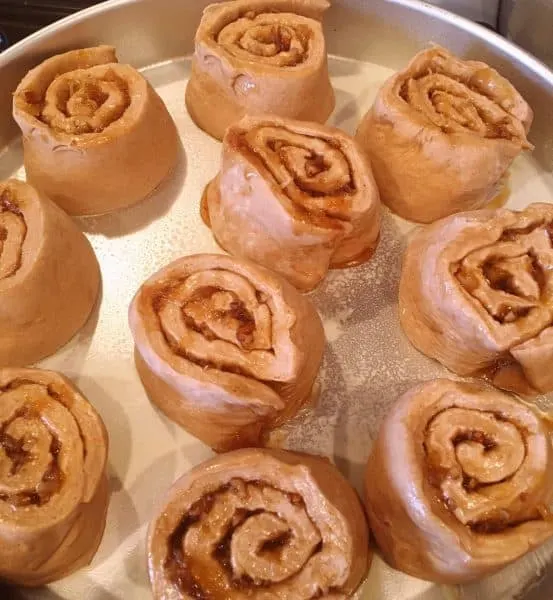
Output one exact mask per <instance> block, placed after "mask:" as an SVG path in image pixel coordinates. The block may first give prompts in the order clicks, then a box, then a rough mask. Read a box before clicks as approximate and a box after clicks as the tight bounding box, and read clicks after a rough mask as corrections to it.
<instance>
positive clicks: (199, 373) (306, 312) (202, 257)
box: [129, 254, 324, 451]
mask: <svg viewBox="0 0 553 600" xmlns="http://www.w3.org/2000/svg"><path fill="white" fill-rule="evenodd" d="M129 319H130V327H131V331H132V334H133V337H134V341H135V345H136V354H135V356H136V366H137V369H138V373H139V375H140V377H141V379H142V383H143V384H144V387H145V388H146V391H147V393H148V395H149V397H150V399H151V400H152V402H153V403H154V404H156V405H157V406H158V407H159V408H160V409H161V410H162V411H163V412H164V413H165V414H166V415H167V416H168V417H169V418H170V419H172V420H173V421H175V422H176V423H178V424H179V425H181V426H182V427H183V428H184V429H186V430H187V431H188V432H190V433H191V434H192V435H194V436H196V437H197V438H199V439H200V440H202V441H203V442H205V443H206V444H208V445H210V446H211V447H212V448H214V449H215V450H217V451H226V450H230V449H234V448H240V447H247V446H256V445H259V444H261V443H262V442H263V440H264V437H265V435H266V433H267V432H268V431H269V430H271V429H273V428H274V427H277V426H278V425H280V424H282V423H283V422H284V421H286V420H287V419H289V418H291V417H292V416H294V415H295V414H296V413H297V411H298V410H299V409H300V408H301V407H302V406H303V405H304V404H305V403H306V402H307V401H309V400H310V398H311V394H312V388H313V384H314V381H315V378H316V376H317V373H318V370H319V366H320V363H321V359H322V354H323V348H324V333H323V328H322V324H321V321H320V318H319V316H318V314H317V311H316V309H315V307H314V306H313V304H312V303H311V302H310V300H309V299H307V298H306V297H304V296H302V295H301V294H299V293H298V292H297V291H296V290H295V289H294V288H293V287H292V286H291V285H289V284H288V283H287V282H286V281H285V280H283V279H282V278H280V277H279V276H277V275H276V274H274V273H271V272H270V271H267V270H266V269H264V268H262V267H259V266H257V265H255V264H253V263H250V262H248V261H246V260H240V259H234V258H231V257H228V256H223V255H215V254H213V255H210V254H199V255H195V256H188V257H185V258H182V259H180V260H177V261H175V262H173V263H171V264H170V265H168V266H167V267H165V268H164V269H162V270H161V271H159V272H158V273H156V274H155V275H153V276H152V277H151V278H150V279H149V280H148V281H146V282H145V283H144V284H143V286H142V287H141V288H140V290H139V291H138V293H137V294H136V296H135V298H134V300H133V302H132V304H131V307H130V315H129Z"/></svg>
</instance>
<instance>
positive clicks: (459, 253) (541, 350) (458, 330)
mask: <svg viewBox="0 0 553 600" xmlns="http://www.w3.org/2000/svg"><path fill="white" fill-rule="evenodd" d="M399 309H400V321H401V325H402V327H403V331H404V332H405V334H406V335H407V337H408V338H409V340H410V341H411V342H412V344H413V345H414V346H415V347H416V348H418V349H419V350H420V351H421V352H423V353H424V354H426V355H427V356H430V357H431V358H434V359H436V360H438V361H439V362H441V363H442V364H444V365H445V366H446V367H447V368H449V369H451V370H452V371H454V372H455V373H458V374H459V375H479V374H482V375H485V376H486V377H488V378H489V379H490V380H491V381H492V382H493V383H494V385H496V386H498V387H502V388H505V389H509V390H512V391H515V392H517V393H519V394H524V395H536V394H538V393H547V392H550V391H553V372H552V369H551V365H553V205H551V204H532V205H530V206H529V207H528V208H526V209H525V210H523V211H521V212H514V211H510V210H505V209H500V210H496V211H490V210H481V211H474V212H468V213H460V214H458V215H454V216H451V217H448V218H446V219H443V220H441V221H438V222H436V223H434V224H433V225H431V226H430V227H427V228H426V229H424V230H421V231H419V232H418V233H416V234H415V236H414V237H413V239H412V240H411V242H410V244H409V246H408V248H407V251H406V253H405V257H404V262H403V270H402V274H401V281H400V289H399Z"/></svg>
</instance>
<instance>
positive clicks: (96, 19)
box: [0, 0, 553, 600]
mask: <svg viewBox="0 0 553 600" xmlns="http://www.w3.org/2000/svg"><path fill="white" fill-rule="evenodd" d="M207 3H208V2H207V1H206V0H112V1H110V2H106V3H104V4H101V5H98V6H96V7H93V8H91V9H88V10H85V11H84V12H82V13H79V14H76V15H73V16H71V17H69V18H67V19H65V20H64V21H61V22H59V23H57V24H55V25H52V26H50V27H48V28H47V29H44V30H42V31H40V32H38V33H36V34H35V35H33V36H31V37H30V38H28V39H26V40H24V41H23V42H21V43H19V44H17V45H16V46H14V47H12V48H10V49H9V50H8V51H7V52H5V53H3V54H2V55H1V56H0V109H1V110H0V179H4V178H7V177H9V176H13V175H15V176H17V177H20V178H23V177H24V171H23V168H22V154H21V145H20V141H19V139H18V130H17V128H16V126H15V123H14V122H13V120H12V118H11V94H12V92H13V90H14V89H15V87H16V85H17V83H18V82H19V80H20V79H21V78H22V77H23V75H24V74H25V72H26V71H27V70H28V69H30V68H31V67H33V66H34V65H36V64H37V63H38V62H40V61H41V60H43V59H44V58H46V57H48V56H50V55H53V54H57V53H59V52H62V51H65V50H68V49H72V48H80V47H85V46H90V45H94V44H99V43H106V44H112V45H114V46H116V47H117V50H118V54H119V58H120V60H121V61H122V62H129V63H131V64H132V65H134V66H136V67H138V68H140V69H142V70H143V72H144V74H145V75H146V77H147V78H148V79H149V80H150V81H151V82H152V84H153V85H154V86H155V88H156V89H157V90H158V92H159V93H160V94H161V96H162V98H163V99H164V100H165V102H166V103H167V106H168V108H169V110H170V112H171V114H172V115H173V117H174V119H175V121H176V123H177V126H178V129H179V132H180V136H181V139H182V145H183V151H182V153H181V160H180V164H179V166H178V169H177V171H176V173H174V174H173V176H172V177H171V178H170V179H169V180H168V181H166V182H165V183H164V184H163V185H162V187H161V188H160V189H159V190H158V191H157V192H156V193H155V194H154V195H153V196H152V197H150V198H148V199H146V200H145V201H143V202H142V203H140V204H139V205H137V206H135V207H133V208H130V209H127V210H123V211H120V212H117V213H115V214H112V215H109V216H102V217H95V218H86V219H80V220H79V224H80V226H81V227H82V229H83V230H84V231H85V232H86V233H87V235H88V236H89V238H90V240H91V242H92V244H93V246H94V248H95V250H96V253H97V255H98V258H99V260H100V263H101V267H102V273H103V298H102V302H101V305H100V307H99V309H98V310H97V311H96V312H95V314H94V315H93V317H92V318H91V319H90V321H89V323H88V324H87V325H86V327H85V328H84V329H83V331H81V333H80V334H79V335H78V336H77V337H76V338H75V339H74V340H73V341H72V342H70V343H69V344H68V345H67V346H66V347H65V348H63V349H62V350H61V351H60V352H59V353H58V354H57V355H55V356H53V357H51V358H50V359H48V360H46V361H44V362H43V363H42V365H43V366H46V367H48V368H53V369H57V370H60V371H62V372H64V373H66V374H67V375H68V376H69V377H71V378H72V379H73V380H74V381H75V382H76V383H77V384H78V385H79V386H80V388H81V389H82V390H83V392H84V393H85V394H86V395H87V396H88V398H89V399H90V400H91V401H92V402H93V403H94V404H95V405H96V406H97V408H98V409H99V411H100V412H101V414H102V416H103V418H104V420H105V422H106V425H107V428H108V430H109V434H110V438H111V453H110V486H111V492H112V499H111V506H110V510H109V515H108V525H107V529H106V534H105V537H104V540H103V543H102V545H101V547H100V550H99V552H98V554H97V556H96V558H95V560H94V562H93V564H92V565H91V567H90V568H89V569H86V570H83V571H81V572H79V573H77V574H76V575H74V576H72V577H70V578H68V579H66V580H63V581H61V582H59V583H57V584H54V585H52V586H50V588H48V589H40V590H26V591H19V592H18V591H16V590H2V589H0V598H2V599H4V598H11V597H14V598H17V597H20V598H25V599H41V600H55V599H64V600H66V599H67V600H74V599H79V600H80V599H84V598H86V599H87V600H116V599H117V600H119V599H120V600H123V599H124V600H128V599H129V598H132V599H133V600H141V599H146V598H150V597H151V594H150V588H149V584H148V579H147V573H146V566H145V550H144V543H145V531H146V526H147V523H148V521H149V519H150V518H151V515H152V508H153V505H154V502H155V501H156V499H157V497H158V496H159V495H160V493H161V492H163V491H164V490H165V489H167V488H168V487H169V486H170V484H171V483H172V482H173V481H174V480H175V479H176V478H177V477H178V476H180V475H181V474H182V473H183V472H185V471H186V470H187V469H188V468H189V467H191V466H192V465H194V464H196V463H198V462H200V461H202V460H204V459H206V458H207V457H208V456H209V455H210V450H209V449H207V448H206V447H205V446H203V445H202V444H201V443H200V442H198V441H197V440H195V439H193V438H192V437H191V436H189V435H187V434H186V433H185V432H184V431H182V430H181V429H180V428H179V427H177V426H176V425H174V424H172V423H171V422H169V421H168V420H166V419H165V418H164V417H162V416H161V415H160V414H159V413H158V412H156V411H155V410H154V408H153V407H152V406H151V405H150V403H149V401H148V399H147V397H146V395H145V393H144V391H143V389H142V386H141V384H140V382H139V379H138V376H137V374H136V372H135V369H134V365H133V360H132V351H133V343H132V339H131V335H130V332H129V330H128V327H127V308H128V304H129V302H130V300H131V298H132V296H133V294H134V292H135V291H136V289H137V288H138V286H139V285H140V284H141V282H142V281H143V280H144V279H145V278H146V277H147V276H149V275H150V274H152V273H153V272H154V271H155V270H157V269H158V268H160V267H161V266H162V265H164V264H166V263H167V262H169V261H170V260H172V259H174V258H176V257H178V256H181V255H184V254H189V253H194V252H202V251H219V250H218V249H217V246H216V245H215V243H214V242H213V240H212V236H211V233H210V232H209V231H208V229H207V228H206V227H205V226H204V225H203V224H202V221H201V218H200V213H199V201H200V196H201V193H202V190H203V188H204V186H205V184H206V183H207V182H208V181H209V180H210V179H211V178H212V177H213V176H214V175H215V174H216V172H217V170H218V164H219V150H220V145H219V144H218V143H217V142H215V141H214V140H213V139H211V138H209V137H208V136H207V135H205V134H204V133H203V132H201V131H200V130H199V129H197V128H196V127H195V126H194V125H193V123H192V121H191V119H190V117H189V116H188V115H187V113H186V110H185V107H184V90H185V85H186V80H187V78H188V75H189V70H190V58H189V57H190V55H191V53H192V50H193V39H194V32H195V29H196V27H197V25H198V23H199V20H200V15H201V12H202V9H203V8H204V6H205V5H206V4H207ZM325 27H326V34H327V41H328V47H329V52H330V55H331V58H330V72H331V76H332V79H333V84H334V87H335V89H336V96H337V107H336V110H335V113H334V115H333V117H332V119H331V122H332V123H333V124H335V125H338V126H339V127H341V128H343V129H345V130H346V131H348V132H353V130H354V128H355V126H356V124H357V123H358V121H359V119H360V118H361V116H362V114H363V113H364V111H365V110H366V109H367V108H368V107H369V106H370V105H371V103H372V100H373V98H374V96H375V93H376V91H377V89H378V87H379V86H380V85H381V83H382V82H383V81H384V80H385V79H386V78H387V77H388V76H389V75H390V74H391V73H392V72H393V70H395V69H398V68H400V67H402V66H403V65H405V64H406V62H407V61H408V59H409V58H410V57H411V56H412V55H413V54H414V53H415V52H417V51H418V50H420V49H421V48H423V47H425V46H427V45H428V43H429V42H436V43H439V44H443V45H445V46H447V47H449V48H450V49H451V50H452V51H453V52H456V53H458V54H460V55H462V56H464V57H468V58H475V59H480V60H484V61H486V62H488V63H490V64H491V65H493V66H494V67H496V68H498V69H499V70H500V71H501V72H502V73H503V74H505V75H506V76H507V77H508V78H510V79H511V80H512V81H513V83H514V84H515V85H516V86H517V87H518V89H519V90H520V91H521V92H522V93H523V95H524V96H525V97H526V99H527V100H528V101H529V103H530V104H531V105H532V107H533V109H534V110H535V114H536V118H535V123H534V126H533V129H532V135H531V139H532V142H533V143H534V144H535V145H536V149H535V151H534V152H533V154H532V155H529V156H524V157H521V158H520V159H517V161H516V162H515V164H514V165H513V167H512V169H511V174H510V188H511V194H510V197H509V200H508V203H507V206H509V207H517V208H518V207H523V206H525V205H526V204H528V203H530V202H533V201H541V202H553V174H552V169H553V73H551V72H550V71H548V70H547V68H546V67H545V66H543V65H542V64H541V63H539V62H538V61H536V60H534V59H533V58H531V57H530V56H529V55H527V54H525V53H524V52H523V51H521V50H519V49H517V48H516V47H515V46H513V45H511V44H510V43H508V42H507V41H505V40H503V39H502V38H500V37H499V36H497V35H495V34H493V33H491V32H489V31H488V30H486V29H484V28H482V27H480V26H478V25H475V24H473V23H470V22H469V21H466V20H464V19H462V18H460V17H457V16H455V15H453V14H450V13H447V12H445V11H442V10H440V9H438V8H435V7H433V6H430V5H428V4H424V3H421V2H414V1H411V0H392V1H385V0H336V1H335V2H334V5H333V7H332V9H331V10H330V11H329V13H328V15H327V17H326V19H325ZM144 160H155V157H154V156H151V157H150V156H148V149H147V148H146V149H144ZM411 227H412V226H411V225H410V224H408V223H406V222H405V221H402V220H401V219H399V218H396V217H393V216H391V215H390V214H386V215H385V219H384V228H383V232H382V240H381V243H380V246H379V249H378V251H377V253H376V256H375V257H374V258H373V259H372V260H371V261H370V262H369V263H367V264H366V265H364V266H362V267H358V268H356V269H350V270H342V271H334V272H331V274H330V275H329V277H328V278H327V280H326V281H325V282H324V283H323V285H322V286H321V287H320V288H319V289H318V290H317V291H316V292H315V293H314V294H313V299H314V300H315V302H316V303H317V306H318V308H319V310H320V313H321V316H322V318H323V321H324V324H325V330H326V334H327V338H328V350H327V354H326V358H325V362H324V365H323V369H322V372H321V377H320V383H321V389H322V395H321V399H320V402H319V404H318V406H317V407H316V408H314V409H312V410H308V411H305V412H304V414H302V415H301V416H300V417H299V418H298V419H297V420H296V421H294V422H293V423H292V424H290V425H289V426H287V427H286V428H285V430H284V431H283V432H279V433H278V435H277V436H275V440H274V443H278V444H281V445H284V446H287V447H291V448H295V449H303V450H305V451H308V452H315V453H320V454H325V455H327V456H329V457H331V458H332V459H333V460H334V461H335V463H336V464H337V465H338V467H339V468H340V469H341V470H342V472H343V473H344V474H345V475H346V476H347V477H349V479H350V480H351V481H352V482H353V483H354V484H355V485H356V486H357V487H358V488H359V489H360V483H361V478H362V474H363V469H364V463H365V461H366V458H367V456H368V454H369V451H370V446H371V439H373V438H374V436H375V434H376V432H377V429H378V426H379V423H380V421H381V419H382V417H383V416H384V414H385V413H386V411H387V410H388V408H389V407H390V405H391V403H393V402H394V400H395V399H396V398H397V397H398V396H399V395H400V394H401V393H402V392H404V391H405V390H406V389H407V388H408V387H410V386H411V385H413V384H414V383H415V382H418V381H421V380H425V379H430V378H433V377H436V376H440V375H445V374H446V373H445V371H444V370H443V369H442V368H441V367H440V366H438V365H437V364H435V363H433V362H431V361H430V360H427V359H426V358H424V357H423V356H421V355H419V354H418V353H417V352H416V351H415V350H414V349H413V348H411V347H410V346H409V344H408V342H407V341H406V339H405V338H404V337H403V335H402V333H401V331H400V328H399V323H398V319H397V286H398V276H399V271H400V264H401V255H402V250H403V248H404V246H405V240H406V235H407V233H408V232H409V230H410V229H411ZM539 401H540V403H541V404H542V406H543V407H545V408H547V407H548V406H553V398H552V397H550V398H546V397H544V398H541V399H540V400H539ZM552 562H553V542H552V543H550V544H548V545H546V546H544V547H542V548H541V549H540V550H539V551H538V552H536V553H534V554H531V555H529V556H527V557H525V558H524V559H522V560H521V561H519V562H517V563H516V564H515V565H513V566H511V567H509V568H508V569H506V570H505V571H503V572H501V573H500V574H498V575H495V576H493V577H491V578H489V579H487V580H484V581H482V582H480V583H478V584H473V585H470V586H464V587H444V586H436V585H433V584H430V583H427V582H423V581H419V580H416V579H413V578H411V577H408V576H406V575H403V574H402V573H398V572H395V571H393V570H392V569H390V568H389V567H387V566H386V565H385V564H384V563H383V562H382V561H381V560H380V559H379V558H378V557H376V558H375V560H374V563H373V566H372V569H371V572H370V575H369V577H368V580H367V582H366V585H365V586H364V588H363V590H362V591H361V592H360V593H359V596H358V597H359V598H362V599H363V600H365V599H367V600H368V599H369V598H371V599H376V598H378V600H415V599H416V600H440V599H444V598H457V599H471V600H476V599H485V600H509V599H515V598H517V599H522V598H526V599H528V600H530V599H532V600H537V599H538V598H540V599H543V600H546V599H548V598H551V597H552V591H551V582H550V581H549V582H547V581H546V580H544V574H545V573H546V571H547V567H548V565H551V563H552ZM549 570H550V571H551V569H549ZM542 580H543V581H542ZM548 590H549V591H548Z"/></svg>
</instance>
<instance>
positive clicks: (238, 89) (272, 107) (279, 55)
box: [186, 0, 335, 140]
mask: <svg viewBox="0 0 553 600" xmlns="http://www.w3.org/2000/svg"><path fill="white" fill-rule="evenodd" d="M328 7H329V3H328V2H327V1H326V0H235V1H233V2H220V3H217V4H213V5H210V6H208V7H207V8H206V9H205V10H204V14H203V17H202V21H201V23H200V26H199V28H198V31H197V32H196V49H195V53H194V58H193V61H192V75H191V77H190V81H189V83H188V87H187V89H186V106H187V108H188V112H189V113H190V116H191V117H192V119H193V120H194V121H195V123H196V124H197V125H198V127H200V128H201V129H203V130H204V131H205V132H206V133H209V134H210V135H212V136H213V137H215V138H217V139H218V140H222V139H223V136H224V134H225V130H226V128H227V127H228V126H229V125H231V124H233V123H235V122H236V121H239V120H240V119H241V118H242V117H243V116H244V115H246V114H249V115H259V114H265V113H267V114H269V113H270V114H275V115H279V116H282V117H289V118H293V119H309V120H310V121H316V122H320V123H324V122H325V121H326V120H327V119H328V117H329V116H330V114H331V113H332V111H333V109H334V103H335V100H334V91H333V89H332V86H331V84H330V78H329V75H328V65H327V56H326V47H325V39H324V34H323V29H322V25H321V21H322V18H323V14H324V12H325V11H326V10H327V9H328Z"/></svg>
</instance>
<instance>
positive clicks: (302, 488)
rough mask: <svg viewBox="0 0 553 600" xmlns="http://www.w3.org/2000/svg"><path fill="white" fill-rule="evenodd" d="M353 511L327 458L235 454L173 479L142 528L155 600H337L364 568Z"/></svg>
mask: <svg viewBox="0 0 553 600" xmlns="http://www.w3.org/2000/svg"><path fill="white" fill-rule="evenodd" d="M370 559H371V556H370V553H369V546H368V530H367V524H366V521H365V516H364V514H363V509H362V507H361V503H360V502H359V499H358V497H357V494H356V493H355V491H354V490H353V488H352V487H351V486H350V485H349V483H348V482H347V481H346V480H345V479H344V478H343V477H342V476H341V475H340V473H339V472H338V470H337V469H336V468H335V467H334V466H333V465H332V464H331V463H330V462H328V461H327V460H326V459H323V458H321V457H316V456H310V455H308V454H297V453H294V452H286V451H283V450H237V451H234V452H230V453H228V454H225V455H222V456H219V457H217V458H215V459H212V460H210V461H207V462H205V463H203V464H201V465H199V466H197V467H195V468H194V469H192V470H191V471H190V472H189V473H187V474H186V475H184V476H183V477H182V478H181V479H180V480H178V481H177V482H176V483H175V485H174V486H173V487H172V489H171V490H170V491H169V493H168V495H167V497H166V498H165V500H164V501H163V504H162V506H161V507H160V510H159V512H158V515H157V516H156V517H155V519H154V521H153V522H152V524H151V525H150V531H149V540H148V565H149V572H150V581H151V583H152V587H153V592H154V598H155V599H156V600H169V599H171V600H181V599H182V600H185V599H186V600H192V599H195V600H197V599H199V598H211V599H213V600H238V599H241V598H252V599H254V600H269V599H271V598H290V599H292V598H293V599H294V600H315V599H317V600H330V599H335V600H346V599H347V598H350V597H351V595H352V594H353V592H354V591H355V589H356V588H357V587H358V585H359V584H360V583H361V581H362V579H363V578H364V576H365V574H366V572H367V569H368V567H369V564H370Z"/></svg>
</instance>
